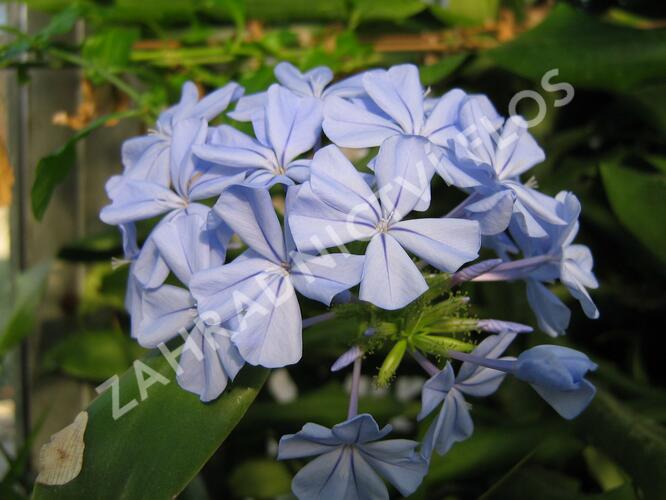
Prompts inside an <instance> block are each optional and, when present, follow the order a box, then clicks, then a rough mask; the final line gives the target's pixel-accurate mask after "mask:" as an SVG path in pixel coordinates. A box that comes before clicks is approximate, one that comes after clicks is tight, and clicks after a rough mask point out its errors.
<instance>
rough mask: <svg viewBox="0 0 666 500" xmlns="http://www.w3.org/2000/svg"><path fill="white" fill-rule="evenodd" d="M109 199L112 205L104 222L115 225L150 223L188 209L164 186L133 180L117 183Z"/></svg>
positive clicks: (106, 208) (108, 206) (105, 211)
mask: <svg viewBox="0 0 666 500" xmlns="http://www.w3.org/2000/svg"><path fill="white" fill-rule="evenodd" d="M113 179H114V178H112V180H113ZM110 182H111V180H110V181H109V183H110ZM109 183H107V184H109ZM109 197H110V198H111V200H112V201H111V204H110V205H107V206H105V207H104V208H102V211H101V213H100V219H102V221H103V222H105V223H106V224H111V225H118V224H122V223H125V222H135V221H139V220H144V219H150V218H151V217H155V216H156V215H161V214H163V213H165V212H168V211H169V210H173V209H176V208H183V207H185V205H186V202H185V201H184V200H183V199H182V198H181V197H180V196H178V195H177V194H176V193H174V192H173V191H171V190H170V189H168V188H166V187H164V186H160V185H159V184H155V183H153V182H148V181H137V180H132V179H123V180H122V181H120V182H118V183H113V186H112V188H111V192H110V193H109Z"/></svg>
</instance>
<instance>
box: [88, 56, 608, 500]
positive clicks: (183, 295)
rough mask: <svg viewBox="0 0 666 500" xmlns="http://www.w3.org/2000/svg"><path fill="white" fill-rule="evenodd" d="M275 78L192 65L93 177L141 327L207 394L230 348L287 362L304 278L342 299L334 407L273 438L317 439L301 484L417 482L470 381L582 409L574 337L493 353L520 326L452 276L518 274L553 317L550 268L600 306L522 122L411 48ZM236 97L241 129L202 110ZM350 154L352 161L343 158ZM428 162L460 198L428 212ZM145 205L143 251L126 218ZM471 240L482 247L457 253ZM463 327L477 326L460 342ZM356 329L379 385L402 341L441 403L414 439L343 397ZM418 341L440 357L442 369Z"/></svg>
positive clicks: (324, 299) (450, 435)
mask: <svg viewBox="0 0 666 500" xmlns="http://www.w3.org/2000/svg"><path fill="white" fill-rule="evenodd" d="M275 76H276V78H277V80H278V82H279V83H276V84H274V85H271V86H270V87H269V88H268V90H267V91H266V92H263V93H259V94H254V95H249V96H243V95H242V94H243V89H242V88H241V87H240V86H239V85H237V84H235V83H229V84H227V85H226V86H224V87H223V88H221V89H219V90H217V91H215V92H213V93H212V94H210V95H208V96H206V97H204V98H203V99H201V100H199V96H198V91H197V89H196V87H195V86H194V85H193V84H191V83H187V84H185V86H184V87H183V90H182V97H181V100H180V102H179V103H178V104H177V105H175V106H173V107H172V108H169V109H168V110H166V111H164V112H163V113H162V114H161V115H160V116H159V119H158V121H157V129H156V130H155V131H151V133H150V134H148V135H146V136H142V137H137V138H134V139H131V140H129V141H127V142H125V144H124V145H123V150H122V160H123V165H124V172H123V173H122V175H119V176H115V177H113V178H111V179H110V180H109V181H108V183H107V193H108V196H109V198H110V199H111V203H110V204H109V205H108V206H106V207H104V209H103V210H102V213H101V218H102V220H103V221H104V222H106V223H108V224H112V225H117V226H119V228H120V230H121V232H122V235H123V245H124V251H125V258H126V260H128V261H129V262H130V266H131V267H130V279H129V283H128V292H127V299H126V306H127V308H128V310H129V312H130V314H131V319H132V335H133V336H134V337H135V338H136V339H137V341H138V342H139V343H140V344H141V345H142V346H145V347H149V348H152V347H156V346H159V345H160V344H162V343H164V342H167V341H169V340H171V339H172V338H174V337H177V336H178V335H181V336H183V337H184V338H185V339H186V340H185V344H184V348H183V351H182V354H181V357H180V360H179V369H178V382H179V384H180V385H181V386H182V387H183V388H184V389H186V390H188V391H191V392H193V393H196V394H197V395H199V397H200V398H201V400H202V401H210V400H213V399H215V398H216V397H218V396H219V395H220V394H221V393H222V392H223V391H224V389H225V387H226V386H227V383H228V382H229V380H232V379H233V378H234V377H235V376H236V374H237V373H238V372H239V370H240V369H241V368H242V366H243V365H244V363H249V364H251V365H260V366H264V367H269V368H274V367H282V366H286V365H290V364H293V363H296V362H298V361H299V360H300V358H301V354H302V340H301V335H302V329H303V328H304V326H307V324H311V323H313V322H315V321H318V319H316V318H315V319H312V318H311V319H306V320H303V319H302V316H301V306H300V305H299V297H305V298H307V299H311V300H314V301H319V302H321V303H323V304H325V305H326V306H330V305H331V304H332V303H333V304H341V305H340V306H337V307H336V308H335V309H334V312H333V313H328V314H325V315H324V316H326V317H327V318H328V317H330V316H332V315H334V314H356V317H358V318H359V325H363V327H362V331H359V335H358V340H357V341H356V342H355V344H354V346H353V347H352V348H351V349H350V350H349V351H347V352H346V353H344V354H343V355H342V356H341V357H340V358H339V359H338V361H337V362H336V363H335V365H334V367H333V369H334V370H339V369H343V368H345V367H347V366H349V365H353V377H352V390H351V397H350V404H349V416H348V420H346V421H344V422H342V423H340V424H338V425H336V426H334V427H333V428H332V429H328V428H325V427H321V426H319V425H316V424H311V423H310V424H307V425H305V426H304V427H303V429H302V430H301V431H300V432H298V433H296V434H292V435H289V436H285V437H283V438H282V440H281V441H280V445H279V458H281V459H293V458H303V457H317V458H315V459H314V460H313V461H311V462H310V463H309V464H308V465H306V466H305V467H303V468H302V469H301V471H300V472H299V473H298V474H297V475H296V477H295V478H294V482H293V491H294V493H295V494H296V496H298V497H299V498H302V499H303V498H305V499H309V498H350V499H351V498H388V492H387V488H386V486H385V484H384V482H383V481H382V479H381V478H384V479H385V480H387V481H388V482H390V483H391V484H393V485H394V486H395V487H396V488H397V489H398V490H399V491H400V493H402V494H403V495H408V494H410V493H412V492H413V491H415V489H416V488H417V487H418V485H419V484H420V483H421V481H422V479H423V477H424V475H425V474H426V471H427V468H428V463H429V461H430V457H431V456H432V454H433V452H437V453H439V454H444V453H446V452H447V451H448V450H449V449H450V448H451V447H452V446H453V445H454V444H455V443H456V442H459V441H462V440H464V439H466V438H468V437H469V436H470V435H471V434H472V431H473V422H472V418H471V415H470V408H469V406H468V405H467V403H466V401H465V398H467V397H483V396H488V395H490V394H492V393H493V392H495V391H496V390H497V388H498V386H499V385H500V384H501V382H502V380H503V379H504V377H505V376H506V375H507V374H509V375H511V376H513V377H515V378H517V379H519V380H522V381H525V382H527V383H528V384H530V385H531V386H532V387H533V388H534V389H535V390H536V392H537V393H538V394H539V395H540V396H541V397H542V398H543V399H544V400H545V401H546V402H547V403H548V404H550V405H551V406H552V407H553V408H554V409H555V411H556V412H558V413H559V414H560V415H562V416H563V417H564V418H567V419H569V418H573V417H575V416H576V415H578V414H579V413H580V412H581V411H583V409H584V408H585V407H586V406H587V404H588V403H589V402H590V400H591V399H592V398H593V396H594V393H595V389H594V386H593V385H592V384H591V383H590V382H589V381H587V380H586V379H585V375H586V373H587V372H588V371H590V370H594V369H595V367H596V366H595V364H594V363H592V362H591V361H590V360H589V359H588V358H587V356H585V355H584V354H582V353H580V352H578V351H575V350H572V349H569V348H566V347H560V346H555V345H541V346H538V347H534V348H532V349H529V350H527V351H524V352H523V353H521V354H520V355H519V356H518V357H517V358H513V357H504V356H503V353H504V352H505V350H506V349H507V348H508V347H509V345H510V344H511V342H512V341H513V340H514V339H515V338H516V337H517V336H518V335H521V334H524V333H526V332H529V331H531V330H532V329H531V328H530V327H527V326H525V325H520V324H516V323H511V322H508V321H500V320H493V319H486V320H478V319H475V318H473V317H471V316H470V315H469V314H467V307H468V304H467V302H468V299H467V297H464V296H461V295H459V294H456V293H454V292H453V291H452V289H453V288H454V287H456V286H458V285H460V284H461V283H463V282H466V281H500V280H524V281H525V283H526V288H527V298H528V302H529V304H530V306H531V308H532V310H533V312H534V314H535V316H536V319H537V322H538V324H539V327H540V328H541V330H543V331H544V332H545V333H547V334H549V335H551V336H557V335H561V334H563V333H564V332H565V330H566V328H567V326H568V322H569V316H570V312H569V310H568V308H567V307H566V306H565V305H564V303H563V302H562V301H561V300H560V299H559V298H558V297H557V296H556V295H555V294H554V293H552V292H551V291H550V290H549V289H548V287H547V285H548V284H549V283H552V282H554V281H556V280H559V281H560V282H561V283H562V284H563V285H564V286H565V287H566V289H568V291H569V292H570V293H571V295H572V296H573V297H574V298H576V299H577V300H578V301H579V302H580V303H581V305H582V307H583V310H584V312H585V313H586V314H587V315H588V316H589V317H591V318H595V317H597V316H598V311H597V309H596V307H595V305H594V303H593V302H592V299H591V298H590V295H589V294H588V292H587V289H588V288H595V287H596V286H597V281H596V279H595V276H594V274H593V273H592V256H591V253H590V251H589V249H588V248H587V247H585V246H582V245H578V244H574V243H573V240H574V238H575V236H576V233H577V231H578V216H579V213H580V203H579V202H578V200H577V198H576V197H575V196H574V195H573V194H572V193H569V192H562V193H559V194H558V195H557V196H555V197H550V196H548V195H546V194H543V193H541V192H539V191H537V190H536V189H535V188H534V183H533V182H532V181H531V180H529V181H527V182H523V181H522V180H521V176H522V175H524V174H525V173H526V172H527V171H529V170H530V168H532V167H533V166H534V165H536V164H537V163H539V162H541V161H542V160H543V159H544V158H545V155H544V152H543V151H542V149H541V148H540V147H539V146H538V144H537V143H536V141H535V140H534V138H533V137H532V136H531V135H530V133H529V132H528V130H527V125H526V122H525V121H524V120H522V119H521V118H520V117H517V116H512V117H510V118H508V119H505V118H504V117H502V116H501V115H500V114H498V113H497V111H496V110H495V108H494V107H493V105H492V104H491V103H490V101H489V100H488V99H487V98H486V97H485V96H481V95H471V94H466V93H465V92H463V91H462V90H460V89H454V90H451V91H449V92H447V93H446V94H444V95H443V96H441V97H436V98H435V97H428V92H426V91H425V90H424V88H423V87H422V85H421V83H420V80H419V74H418V70H417V68H416V67H415V66H412V65H401V66H394V67H392V68H390V69H388V70H372V71H367V72H365V73H362V74H359V75H356V76H353V77H351V78H348V79H346V80H342V81H340V82H337V83H334V84H331V82H332V80H333V74H332V72H331V71H330V70H329V69H328V68H324V67H320V68H315V69H313V70H311V71H308V72H306V73H301V72H300V71H298V70H297V69H296V68H295V67H293V66H292V65H290V64H288V63H281V64H278V65H277V67H276V69H275ZM233 102H236V104H235V109H234V110H233V111H230V112H228V113H227V115H228V116H229V117H231V118H233V119H234V120H237V121H245V122H250V124H251V127H252V129H253V131H254V134H253V135H248V134H245V133H243V132H241V131H239V130H238V129H237V128H234V127H232V126H230V125H226V124H223V125H211V123H210V121H211V120H213V119H214V118H216V117H218V116H219V115H221V114H222V113H223V112H225V111H226V109H227V108H228V107H229V106H230V105H231V104H232V103H233ZM364 157H365V158H369V157H371V158H370V159H369V160H367V161H365V162H364V163H363V165H362V166H361V169H359V168H357V166H355V165H354V164H353V163H352V160H358V159H359V158H364ZM435 176H439V177H441V178H442V179H443V181H444V182H445V183H446V185H447V186H449V187H453V188H457V189H458V190H460V191H462V192H463V193H465V194H466V197H465V198H464V201H462V203H460V204H458V205H457V206H456V207H455V208H454V209H453V210H452V211H451V212H449V213H448V214H436V216H434V217H433V216H426V217H424V215H423V212H425V211H426V210H428V209H429V207H430V205H431V200H432V198H433V197H437V198H440V197H443V196H444V197H446V196H447V192H446V190H445V189H442V188H440V191H439V192H432V191H431V185H432V182H431V181H432V180H433V178H434V177H435ZM282 200H283V202H282ZM157 216H159V217H161V218H160V219H159V221H158V222H157V223H156V224H154V226H153V228H152V230H151V231H150V232H149V234H148V235H147V237H146V238H145V240H144V241H143V243H142V245H141V247H140V248H139V245H138V243H137V230H136V223H137V222H139V221H142V220H150V219H153V218H155V217H157ZM232 238H234V239H232ZM238 240H240V244H239V242H238ZM347 245H349V246H350V247H351V248H353V251H352V250H350V249H349V248H348V247H347ZM238 248H241V249H242V250H243V251H242V253H240V254H237V256H236V257H235V258H233V259H228V258H227V255H226V254H227V250H230V251H231V250H236V249H238ZM482 248H483V249H485V250H484V251H489V252H494V253H495V255H496V258H493V259H489V260H483V261H480V262H477V263H474V264H470V265H467V266H466V267H464V266H465V264H467V263H471V262H472V261H475V260H476V259H477V258H478V257H479V252H480V251H481V249H482ZM230 253H231V252H230ZM437 271H439V272H437ZM319 319H322V318H319ZM470 332H476V333H477V334H482V335H486V336H485V338H484V339H483V340H482V341H480V342H479V343H478V345H475V344H474V343H471V342H469V338H470V335H469V334H470ZM370 344H372V345H373V346H374V347H376V346H378V345H379V346H381V347H384V346H385V345H387V344H388V346H389V347H390V349H389V350H390V352H389V354H388V356H387V358H386V360H385V362H384V365H383V366H382V368H381V370H380V375H379V377H378V379H379V380H380V381H383V382H382V383H386V382H388V381H389V380H390V379H391V377H392V376H393V374H394V373H395V371H396V369H397V367H398V365H399V364H400V362H401V361H402V358H403V356H404V355H405V353H407V352H408V353H409V354H410V355H411V356H412V357H413V358H414V359H415V360H416V361H417V362H418V363H419V364H420V365H421V366H422V367H423V369H424V370H425V371H426V372H427V373H428V375H429V376H430V379H429V380H428V381H427V382H426V383H425V385H424V387H423V392H422V409H421V413H420V414H419V416H418V418H419V420H421V419H424V418H425V417H426V416H428V415H430V414H432V413H433V412H435V411H436V410H438V412H439V413H438V414H437V415H436V416H435V417H434V419H433V420H432V424H431V425H430V427H429V429H428V431H427V433H426V435H425V438H424V440H423V442H422V443H420V444H419V443H417V442H415V441H409V440H403V439H394V440H384V438H385V437H386V436H387V434H389V433H390V431H391V429H390V427H388V426H387V427H385V428H384V429H381V430H380V428H379V426H378V425H377V423H376V422H375V420H374V419H373V417H372V416H370V415H368V414H358V386H359V379H360V374H361V360H362V358H363V356H364V352H366V349H367V348H369V346H370ZM433 355H434V356H436V359H441V358H442V357H444V358H447V361H446V364H445V365H444V367H443V368H441V369H440V368H439V367H438V366H437V365H436V364H434V363H433V361H431V360H430V359H429V358H428V356H431V357H432V356H433ZM452 361H453V362H454V363H458V362H461V364H460V366H459V367H458V369H457V373H456V371H455V370H454V367H453V365H452V363H451V362H452Z"/></svg>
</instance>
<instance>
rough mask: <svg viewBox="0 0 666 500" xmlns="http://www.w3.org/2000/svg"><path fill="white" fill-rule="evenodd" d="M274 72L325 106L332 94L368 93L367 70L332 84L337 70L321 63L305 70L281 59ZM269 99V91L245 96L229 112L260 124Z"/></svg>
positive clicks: (286, 84)
mask: <svg viewBox="0 0 666 500" xmlns="http://www.w3.org/2000/svg"><path fill="white" fill-rule="evenodd" d="M274 72H275V77H276V78H277V80H278V82H280V85H282V86H283V87H284V88H286V89H287V90H289V91H290V92H292V93H293V94H294V95H296V96H298V97H314V98H315V99H317V100H319V101H320V102H321V105H323V103H324V101H325V100H326V99H328V98H329V97H331V96H338V97H357V96H360V95H363V94H364V93H365V89H364V88H363V81H362V79H363V74H364V73H359V74H358V75H354V76H352V77H349V78H346V79H344V80H341V81H339V82H337V83H334V84H333V85H329V84H330V83H331V82H332V81H333V72H332V71H331V70H330V69H329V68H327V67H326V66H317V67H316V68H313V69H311V70H309V71H306V72H305V73H302V72H301V71H299V70H298V68H296V67H295V66H294V65H293V64H291V63H288V62H281V63H279V64H278V65H277V66H275V70H274ZM266 100H267V93H266V92H259V93H257V94H251V95H248V96H244V97H242V98H241V99H239V100H238V104H237V105H236V109H234V110H233V111H231V112H229V113H228V115H229V116H230V117H231V118H233V119H234V120H238V121H251V122H252V123H255V124H259V123H261V122H262V121H263V119H264V117H265V113H264V109H265V106H266Z"/></svg>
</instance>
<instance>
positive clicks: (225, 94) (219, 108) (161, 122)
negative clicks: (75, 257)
mask: <svg viewBox="0 0 666 500" xmlns="http://www.w3.org/2000/svg"><path fill="white" fill-rule="evenodd" d="M242 94H243V89H242V87H240V86H239V85H238V84H236V83H233V82H232V83H229V84H227V85H225V86H224V87H222V88H220V89H218V90H216V91H215V92H212V93H211V94H209V95H207V96H206V97H204V98H203V99H201V100H199V92H198V90H197V87H196V85H194V84H193V83H192V82H186V83H185V84H184V85H183V88H182V93H181V98H180V102H179V103H178V104H176V105H175V106H172V107H170V108H169V109H167V110H165V111H163V112H162V113H161V114H160V115H159V117H158V119H157V124H156V130H153V131H151V132H150V133H149V134H148V135H143V136H139V137H134V138H132V139H129V140H127V141H125V142H124V143H123V146H122V152H121V158H122V163H123V167H124V170H123V174H122V176H115V177H112V178H111V179H110V180H109V181H108V183H107V193H109V195H110V197H111V193H112V192H113V191H114V190H115V191H122V190H123V189H124V183H125V181H128V180H132V181H141V182H142V183H143V182H145V183H148V184H155V185H157V186H160V187H162V188H168V187H169V186H170V185H171V182H172V164H171V160H172V153H171V145H172V143H173V140H174V133H176V125H177V124H178V123H179V122H182V121H186V120H194V121H195V122H196V121H198V119H203V120H205V121H206V122H208V121H210V120H211V119H213V118H214V117H216V116H217V115H219V114H220V113H222V112H223V111H224V110H225V109H226V108H227V107H228V106H229V104H230V103H231V102H233V101H235V100H237V99H238V98H239V97H240V96H241V95H242ZM178 133H180V132H178ZM142 185H143V184H142ZM130 189H132V190H133V191H134V192H136V191H137V189H139V188H137V187H130ZM146 189H148V188H147V187H146ZM166 191H168V189H167V190H166ZM154 194H155V195H156V196H159V194H161V195H162V196H163V197H166V198H167V199H166V200H164V201H165V203H170V202H171V203H176V201H175V200H173V199H171V197H170V196H169V195H168V193H165V192H164V191H163V190H160V189H156V190H155V193H154ZM142 196H143V197H144V199H145V193H144V194H143V195H142ZM112 199H113V198H112ZM169 200H170V201H169ZM118 225H119V226H120V229H121V231H122V233H123V248H124V250H125V256H126V258H128V259H133V258H135V257H136V255H137V254H138V250H137V248H136V230H135V228H134V221H130V222H123V223H120V224H118Z"/></svg>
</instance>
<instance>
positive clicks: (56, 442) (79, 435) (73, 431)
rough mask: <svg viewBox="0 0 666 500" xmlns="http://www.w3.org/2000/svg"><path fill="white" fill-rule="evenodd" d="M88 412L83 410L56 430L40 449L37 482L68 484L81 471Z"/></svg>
mask: <svg viewBox="0 0 666 500" xmlns="http://www.w3.org/2000/svg"><path fill="white" fill-rule="evenodd" d="M87 424H88V413H87V412H85V411H82V412H81V413H79V414H78V415H77V416H76V418H75V419H74V422H72V423H71V424H69V425H68V426H67V427H65V428H64V429H62V430H61V431H58V432H56V433H55V434H54V435H53V436H51V439H50V440H49V442H48V443H46V444H45V445H44V446H42V449H41V450H40V451H39V469H40V470H39V475H38V476H37V482H38V483H42V484H48V485H60V484H67V483H68V482H70V481H71V480H72V479H74V478H75V477H76V476H78V475H79V473H80V472H81V467H82V466H83V450H84V449H85V443H84V442H83V435H84V434H85V431H86V425H87Z"/></svg>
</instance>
